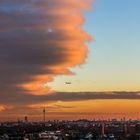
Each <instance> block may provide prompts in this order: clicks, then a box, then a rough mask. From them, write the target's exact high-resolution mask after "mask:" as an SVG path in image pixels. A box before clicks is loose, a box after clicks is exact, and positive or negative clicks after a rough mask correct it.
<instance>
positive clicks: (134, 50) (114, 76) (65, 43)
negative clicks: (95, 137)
mask: <svg viewBox="0 0 140 140" xmlns="http://www.w3.org/2000/svg"><path fill="white" fill-rule="evenodd" d="M139 5H140V1H139V0H113V1H112V0H96V1H93V0H22V1H21V0H0V121H7V120H17V119H23V118H24V117H25V116H28V118H29V119H30V120H35V121H40V120H42V113H43V109H44V107H45V108H46V120H55V119H58V120H59V119H60V120H67V119H69V120H74V119H109V118H118V119H120V118H123V117H126V118H128V119H129V118H132V119H140V109H139V108H140V102H139V100H140V63H139V60H140V55H139V52H140V41H139V40H140V16H139V13H140V8H139Z"/></svg>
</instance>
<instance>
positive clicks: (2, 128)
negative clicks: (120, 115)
mask: <svg viewBox="0 0 140 140" xmlns="http://www.w3.org/2000/svg"><path fill="white" fill-rule="evenodd" d="M0 140H140V121H138V120H136V121H132V120H129V121H117V120H111V121H106V120H104V121H101V120H96V121H88V120H78V121H48V122H45V123H43V122H28V121H27V119H26V121H25V122H5V123H0Z"/></svg>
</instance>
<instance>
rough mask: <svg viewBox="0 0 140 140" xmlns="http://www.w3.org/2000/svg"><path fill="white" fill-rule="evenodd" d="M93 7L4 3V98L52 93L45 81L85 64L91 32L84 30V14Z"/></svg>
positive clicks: (45, 1)
mask: <svg viewBox="0 0 140 140" xmlns="http://www.w3.org/2000/svg"><path fill="white" fill-rule="evenodd" d="M89 5H90V0H23V1H21V0H12V1H11V0H1V1H0V94H1V96H2V94H4V96H5V97H6V96H7V97H8V96H11V98H13V96H14V95H15V94H16V95H18V94H35V95H36V94H38V95H41V94H46V93H47V92H48V91H49V88H47V87H44V86H43V84H44V83H47V82H50V81H52V80H53V78H54V76H56V75H61V74H71V73H72V72H70V71H69V68H70V67H73V66H76V65H80V64H82V63H84V61H85V58H86V55H87V47H86V46H85V42H86V41H88V40H90V36H89V35H87V34H86V33H85V32H84V31H83V29H82V25H83V23H84V17H83V13H82V12H83V10H88V9H90V6H89ZM45 85H46V84H45ZM14 98H15V99H16V97H14Z"/></svg>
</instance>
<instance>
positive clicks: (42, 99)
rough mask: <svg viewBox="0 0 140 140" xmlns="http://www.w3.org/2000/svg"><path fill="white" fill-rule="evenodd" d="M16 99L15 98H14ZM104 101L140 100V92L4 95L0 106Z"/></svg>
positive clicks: (0, 100)
mask: <svg viewBox="0 0 140 140" xmlns="http://www.w3.org/2000/svg"><path fill="white" fill-rule="evenodd" d="M15 97H16V98H15ZM100 99H101V100H106V99H131V100H132V99H133V100H136V99H140V92H57V93H53V94H48V95H40V96H36V95H27V94H12V95H10V94H7V95H6V94H5V95H3V96H2V97H1V98H0V103H2V104H19V105H28V104H35V103H47V102H56V101H64V102H65V101H84V100H100Z"/></svg>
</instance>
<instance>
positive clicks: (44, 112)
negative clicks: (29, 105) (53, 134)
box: [43, 107, 46, 123]
mask: <svg viewBox="0 0 140 140" xmlns="http://www.w3.org/2000/svg"><path fill="white" fill-rule="evenodd" d="M43 121H44V123H45V122H46V108H45V107H44V108H43Z"/></svg>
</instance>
